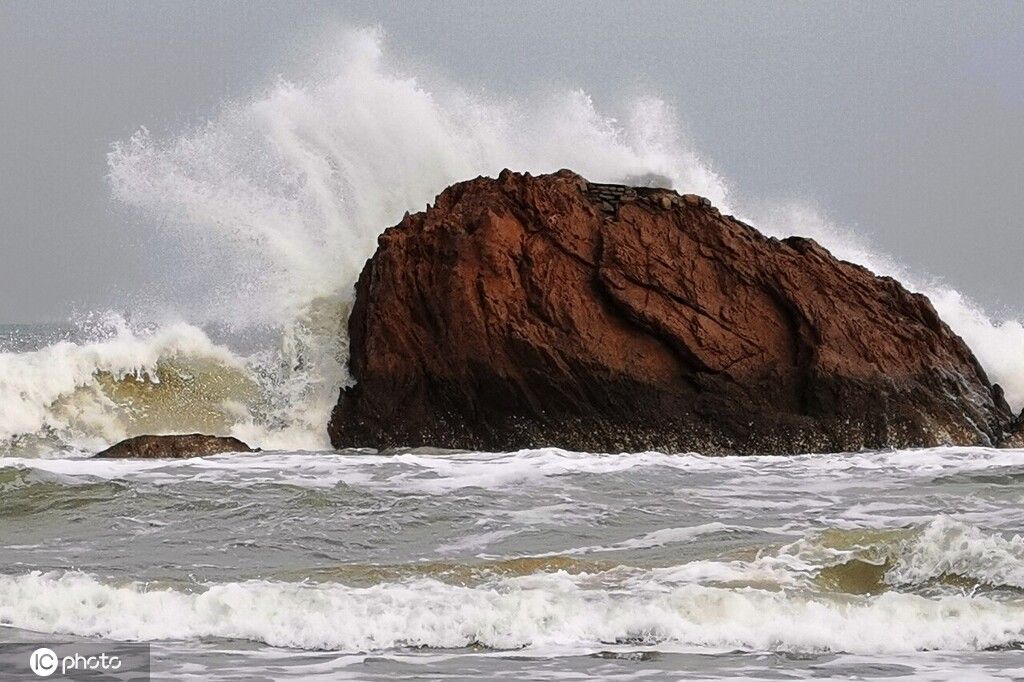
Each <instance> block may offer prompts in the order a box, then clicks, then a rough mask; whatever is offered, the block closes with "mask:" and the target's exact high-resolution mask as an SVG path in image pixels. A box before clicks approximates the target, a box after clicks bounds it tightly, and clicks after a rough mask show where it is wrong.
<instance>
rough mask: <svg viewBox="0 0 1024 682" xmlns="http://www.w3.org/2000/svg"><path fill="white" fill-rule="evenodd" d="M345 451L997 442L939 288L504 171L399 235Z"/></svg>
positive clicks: (360, 338)
mask: <svg viewBox="0 0 1024 682" xmlns="http://www.w3.org/2000/svg"><path fill="white" fill-rule="evenodd" d="M349 329H350V336H351V359H350V370H351V373H352V376H353V378H354V379H355V384H354V386H352V387H349V388H346V389H344V390H343V391H342V393H341V398H340V401H339V402H338V405H337V406H336V408H335V410H334V412H333V414H332V417H331V422H330V425H329V432H330V436H331V441H332V443H333V444H334V445H335V447H339V448H342V447H372V448H378V449H382V448H387V447H393V446H436V447H447V448H466V449H485V450H510V449H518V448H525V447H541V446H558V447H563V448H568V449H573V450H588V451H602V452H607V451H612V452H617V451H623V450H646V449H658V450H664V451H699V452H704V453H759V452H760V453H795V452H829V451H833V452H834V451H848V450H856V449H860V448H883V447H913V446H932V445H938V444H947V443H949V444H954V443H955V444H994V443H996V442H998V441H999V440H1000V439H1002V438H1003V437H1004V431H1005V429H1006V426H1007V424H1009V423H1010V421H1011V420H1012V415H1011V414H1010V411H1009V407H1008V406H1007V405H1006V402H1005V400H1003V398H1002V392H1001V391H1000V390H999V389H998V387H996V388H995V389H993V386H992V385H990V384H989V382H988V379H987V378H986V376H985V373H984V372H983V370H982V369H981V367H980V366H979V364H978V362H977V361H976V360H975V358H974V356H973V355H972V354H971V352H970V350H969V349H968V348H967V346H966V345H965V344H964V343H963V341H962V340H961V339H960V338H959V337H958V336H956V335H955V334H953V333H952V332H951V331H950V329H949V328H948V327H947V326H946V325H945V324H944V323H943V322H942V321H941V320H940V319H939V318H938V316H937V315H936V313H935V310H934V308H932V306H931V304H930V303H929V301H928V299H927V298H925V297H924V296H921V295H918V294H911V293H909V292H908V291H907V290H905V289H904V288H903V287H902V286H900V284H899V283H898V282H896V281H895V280H893V279H891V278H888V277H876V276H875V275H873V274H872V273H871V272H869V271H868V270H866V269H865V268H862V267H859V266H857V265H853V264H850V263H846V262H842V261H839V260H836V259H835V258H833V257H832V256H831V255H830V254H829V253H828V251H826V250H825V249H824V248H822V247H821V246H819V245H818V244H816V243H815V242H814V241H811V240H809V239H802V238H799V237H791V238H789V239H784V240H781V241H779V240H776V239H770V238H767V237H765V236H763V235H761V234H760V233H759V232H757V231H756V230H754V229H753V228H751V227H750V226H748V225H745V224H743V223H741V222H739V221H738V220H735V219H734V218H732V217H731V216H723V215H721V214H720V212H719V211H718V210H717V209H715V208H713V207H712V206H711V205H710V202H709V201H708V200H707V199H703V198H701V197H697V196H694V195H683V196H680V195H678V194H676V193H675V192H672V191H669V190H663V189H652V188H642V187H635V188H632V187H625V186H620V185H599V184H592V183H588V182H587V181H586V180H584V179H583V178H581V177H580V176H578V175H576V174H574V173H572V172H570V171H560V172H559V173H557V174H554V175H547V176H540V177H531V176H529V175H520V174H516V173H512V172H510V171H504V172H502V174H501V175H500V176H499V177H498V179H496V180H494V179H488V178H478V179H476V180H471V181H469V182H464V183H460V184H457V185H454V186H453V187H450V188H449V189H447V190H446V191H445V192H444V193H442V194H441V195H440V196H438V197H437V200H436V205H435V206H434V207H433V208H430V207H428V210H427V211H426V212H424V213H418V214H416V215H407V216H406V217H405V219H403V220H402V222H401V223H399V224H398V225H397V226H395V227H393V228H391V229H389V230H387V231H386V232H385V233H384V234H383V235H382V236H381V237H380V240H379V248H378V249H377V253H376V254H375V255H374V256H373V258H372V259H371V260H370V261H369V262H368V263H367V265H366V268H365V269H364V270H363V272H362V275H361V276H360V278H359V282H358V284H357V287H356V303H355V306H354V308H353V312H352V316H351V318H350V320H349Z"/></svg>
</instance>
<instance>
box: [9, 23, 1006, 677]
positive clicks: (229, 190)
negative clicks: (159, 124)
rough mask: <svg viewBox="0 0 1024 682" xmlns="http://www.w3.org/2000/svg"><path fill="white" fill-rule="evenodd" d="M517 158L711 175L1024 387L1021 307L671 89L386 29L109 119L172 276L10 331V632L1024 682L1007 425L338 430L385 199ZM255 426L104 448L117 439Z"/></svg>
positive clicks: (298, 650) (482, 666)
mask: <svg viewBox="0 0 1024 682" xmlns="http://www.w3.org/2000/svg"><path fill="white" fill-rule="evenodd" d="M503 167H511V168H514V169H517V170H529V171H532V172H549V171H554V170H557V169H558V168H561V167H570V168H573V169H575V170H577V171H579V172H580V173H582V174H584V175H585V176H587V177H588V178H590V179H591V180H594V181H608V182H634V183H641V182H656V183H659V184H671V185H672V186H673V187H674V188H676V189H678V190H680V191H684V192H696V193H698V194H702V195H705V196H708V197H709V198H711V199H712V201H713V202H714V203H715V204H716V205H717V206H719V207H720V208H722V209H723V210H724V211H725V212H732V213H736V214H738V215H740V216H741V217H743V218H744V219H745V220H746V221H747V222H750V223H751V224H754V225H757V226H759V227H760V228H761V229H763V230H764V231H766V232H768V233H770V234H776V235H789V234H802V235H809V236H813V237H816V238H818V239H819V240H820V241H822V242H823V243H824V244H825V245H826V246H827V247H829V248H830V249H832V250H833V252H834V253H836V255H838V256H840V257H843V258H847V259H849V260H855V261H858V262H861V263H865V264H866V265H868V266H870V267H871V268H872V269H874V270H875V271H876V272H878V273H880V274H891V275H895V276H898V277H899V278H900V279H901V280H903V281H904V282H906V283H907V284H908V286H910V287H911V288H914V289H916V290H919V291H924V292H925V293H928V294H929V295H930V296H931V298H932V300H933V301H934V303H935V304H936V307H937V308H938V310H939V312H940V314H941V315H942V316H943V318H944V319H945V320H946V321H947V322H949V323H950V325H951V326H952V327H953V328H954V330H955V331H957V332H958V333H959V334H960V335H962V336H963V337H964V338H965V340H966V341H967V342H968V343H969V344H970V345H971V347H972V348H973V350H974V351H975V353H976V354H977V355H978V357H979V359H980V361H981V362H982V364H983V365H984V366H985V368H986V370H987V371H988V372H989V374H990V375H991V377H992V378H993V379H994V380H996V381H998V382H999V383H1000V384H1001V385H1002V386H1003V387H1004V388H1005V389H1006V395H1007V398H1008V400H1009V401H1010V402H1011V404H1013V405H1014V407H1015V408H1016V409H1020V408H1021V406H1022V405H1024V327H1022V326H1021V324H1020V323H1019V322H1017V321H1013V320H1010V321H1004V322H993V321H992V320H990V319H989V318H988V317H987V316H985V315H984V314H983V313H982V312H981V311H979V310H977V309H976V308H975V307H973V306H972V305H971V304H970V302H969V301H967V300H965V299H964V298H963V297H961V296H960V295H959V294H958V293H957V292H955V291H952V290H950V289H947V288H943V287H941V286H937V285H934V284H931V283H930V282H928V281H927V280H926V279H923V278H917V277H914V276H912V275H911V274H908V273H906V272H904V271H902V270H901V269H900V268H899V267H898V265H896V264H893V263H891V262H890V261H888V260H887V259H885V258H880V257H879V256H878V255H876V254H873V253H871V251H870V250H869V249H866V248H865V247H864V246H863V245H862V244H860V243H858V241H857V240H856V239H854V238H852V237H851V236H850V235H849V234H848V233H846V232H844V231H843V230H842V229H841V228H838V227H836V226H833V225H830V224H829V223H828V222H827V221H825V220H823V219H821V218H820V217H819V216H817V215H815V214H814V213H813V212H812V211H809V210H807V209H806V208H801V207H799V206H790V205H776V206H774V207H768V208H765V207H763V206H761V207H750V206H744V205H742V204H739V205H737V204H736V203H735V202H734V201H733V199H732V195H731V193H730V192H729V191H728V188H727V185H726V183H725V181H724V180H723V179H722V178H721V177H720V176H719V175H718V174H716V173H715V172H713V171H712V170H711V169H710V167H709V166H708V165H707V164H706V163H705V162H704V161H703V160H702V158H701V156H700V155H699V154H698V153H696V152H695V151H693V150H692V149H691V148H690V146H689V145H688V144H686V142H685V139H684V136H683V135H681V134H680V133H679V126H678V125H677V123H676V121H675V118H674V115H673V113H672V111H671V109H670V107H667V106H666V105H665V104H664V103H661V102H659V101H657V100H656V99H642V100H638V101H635V102H633V103H632V104H631V105H629V106H628V107H626V109H625V113H624V114H622V115H621V116H620V117H619V118H612V117H610V116H608V115H605V114H602V113H600V112H599V111H598V110H597V109H596V108H595V106H594V104H593V103H592V102H591V101H590V99H589V98H588V97H587V96H586V95H585V94H584V93H581V92H568V93H563V94H548V95H545V96H543V97H540V96H538V97H534V98H528V99H522V100H513V99H509V98H497V97H488V96H483V95H479V94H473V93H469V92H467V91H465V90H463V89H460V88H459V87H457V86H455V85H452V84H450V83H442V84H433V85H432V86H431V87H428V86H427V85H426V84H424V83H422V82H420V81H417V80H416V79H415V78H414V77H412V76H410V75H409V72H408V70H407V69H403V68H400V67H396V66H395V65H393V64H392V63H391V62H390V61H389V59H388V58H387V56H386V54H385V53H384V52H383V48H382V42H381V38H380V36H379V35H377V34H375V33H373V32H355V33H351V34H347V35H345V36H343V37H341V38H339V39H338V40H337V41H336V43H334V44H332V46H331V48H330V51H329V55H328V56H326V57H324V59H323V60H322V61H321V63H320V64H319V65H318V66H317V68H315V69H312V70H311V72H310V74H308V76H307V77H304V78H300V79H296V80H294V81H287V80H283V79H282V80H279V81H278V82H276V83H274V84H273V85H272V86H270V87H268V88H267V90H266V91H265V92H262V93H258V94H256V95H254V96H253V98H252V99H251V100H250V101H242V102H232V103H226V104H225V105H224V106H223V108H222V110H221V111H220V112H218V113H217V114H216V115H215V116H214V117H213V118H212V119H211V120H210V121H209V122H207V123H205V124H204V125H202V126H198V127H196V128H194V129H189V130H185V131H178V132H176V133H172V134H166V135H158V134H155V133H151V132H150V131H147V130H144V129H142V130H140V131H139V132H138V133H137V134H136V135H134V136H132V137H131V138H130V139H127V140H122V141H116V142H114V143H113V144H112V147H111V152H110V155H109V180H110V187H111V192H112V195H113V197H114V199H115V200H116V201H117V202H118V203H119V204H121V205H122V206H123V207H124V209H125V210H126V211H128V212H130V213H131V214H132V215H133V216H134V222H135V223H136V224H137V225H138V227H139V229H140V230H142V231H143V232H144V234H145V235H147V238H148V241H147V242H146V243H147V244H150V245H151V246H152V247H153V248H152V251H151V252H142V253H139V258H140V259H142V260H144V261H146V262H148V263H150V265H151V271H152V277H153V281H152V282H151V283H150V286H149V287H148V288H142V289H141V290H139V291H138V292H136V293H135V294H133V295H132V296H129V297H126V300H125V301H124V302H123V305H121V306H116V307H115V308H114V309H112V310H109V311H99V312H96V313H93V314H90V315H85V316H81V317H80V318H78V319H75V320H73V321H70V322H68V323H67V324H62V325H51V326H25V325H22V326H0V641H38V642H46V641H53V640H54V639H62V640H63V639H72V640H83V641H86V640H87V641H93V640H100V641H147V642H152V643H153V651H154V670H155V671H156V676H157V677H158V678H160V679H194V680H208V679H238V680H243V679H244V680H250V679H297V680H306V679H325V680H333V679H359V680H374V679H408V678H412V679H431V680H432V679H505V678H509V679H552V680H563V679H564V680H568V679H643V680H648V679H651V680H655V679H656V680H662V679H664V680H677V679H820V678H834V679H851V678H853V679H880V680H881V679H908V678H913V679H935V680H939V679H942V680H946V679H957V680H960V679H975V680H986V679H1022V678H1024V664H1022V663H1021V656H1020V649H1021V648H1022V647H1024V539H1022V538H1021V533H1022V532H1024V523H1022V521H1021V518H1022V517H1021V514H1020V508H1021V504H1022V502H1024V487H1022V486H1024V451H1015V450H1004V451H997V450H987V449H980V448H976V449H964V448H945V449H933V450H919V451H898V452H858V453H847V454H835V455H818V456H803V457H777V456H772V455H771V453H765V456H762V457H745V458H729V457H723V458H708V457H703V456H701V455H699V454H684V455H668V454H663V453H655V452H651V453H633V454H622V453H572V452H565V451H560V450H530V451H522V452H515V453H475V452H468V453H451V452H431V451H415V452H394V453H383V454H378V453H371V452H360V451H350V452H333V451H331V450H330V449H329V445H328V443H327V438H326V429H325V425H326V422H327V416H328V413H329V411H330V409H331V407H332V405H333V403H334V401H335V400H336V398H337V393H338V389H339V387H341V386H343V385H345V384H346V383H347V382H348V381H349V378H348V376H347V373H346V370H345V362H346V359H347V353H348V349H347V338H346V334H345V320H346V316H347V312H348V309H349V306H350V304H351V295H352V284H353V282H354V280H355V277H356V276H357V275H358V272H359V270H360V268H361V267H362V263H363V262H364V260H365V259H366V258H367V257H368V256H369V255H370V254H371V253H372V249H373V247H374V243H375V238H376V236H377V234H379V232H380V231H381V230H382V228H384V227H386V226H388V225H391V224H394V223H396V222H397V221H398V220H399V219H400V218H401V216H402V214H403V213H404V212H405V211H406V210H418V209H420V208H422V207H423V205H424V204H426V203H427V202H429V201H431V200H432V198H433V196H434V195H435V194H437V193H438V192H439V191H441V190H442V189H443V188H444V187H445V186H447V185H448V184H450V183H452V182H455V181H458V180H463V179H466V178H469V177H473V176H475V175H477V174H489V175H496V174H497V173H498V172H499V171H500V170H501V169H502V168H503ZM191 431H204V432H208V433H218V434H230V435H234V436H237V437H239V438H242V439H243V440H246V441H247V442H249V443H250V444H252V445H254V446H259V447H262V448H263V449H264V452H263V453H260V454H256V455H223V456H216V457H208V458H200V459H192V460H183V461H99V460H97V461H92V460H89V459H88V455H90V454H91V453H93V452H95V451H96V450H97V449H99V448H102V447H105V446H106V445H109V444H111V443H113V442H116V441H118V440H120V439H122V438H124V437H126V436H131V435H137V434H141V433H175V432H191Z"/></svg>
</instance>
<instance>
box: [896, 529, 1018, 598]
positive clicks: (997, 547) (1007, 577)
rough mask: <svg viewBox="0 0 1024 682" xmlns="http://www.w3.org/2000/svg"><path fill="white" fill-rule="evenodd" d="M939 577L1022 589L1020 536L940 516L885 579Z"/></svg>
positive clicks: (913, 581)
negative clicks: (1006, 534) (997, 532)
mask: <svg viewBox="0 0 1024 682" xmlns="http://www.w3.org/2000/svg"><path fill="white" fill-rule="evenodd" d="M942 576H959V577H962V578H967V579H971V580H974V581H977V582H979V583H981V584H984V585H991V586H1006V587H1016V588H1022V589H1024V538H1022V537H1021V536H1020V535H1014V536H1013V537H1011V538H1009V539H1007V538H1004V537H1002V536H1001V535H996V534H992V533H986V532H984V531H983V530H981V529H980V528H977V527H974V526H971V525H968V524H965V523H962V522H960V521H957V520H956V519H954V518H952V517H950V516H940V517H938V518H937V519H936V520H934V521H932V522H931V523H929V524H928V525H927V526H926V527H925V528H924V530H923V531H922V532H921V534H920V535H919V536H918V537H916V538H915V539H914V541H913V542H912V543H910V544H909V546H908V547H906V548H905V549H903V550H902V551H901V552H900V554H899V557H898V560H897V562H896V565H895V566H894V567H893V568H892V569H891V570H890V571H889V572H888V574H887V575H886V580H887V581H888V582H889V583H891V584H893V585H907V584H921V583H924V582H927V581H928V580H932V579H935V578H939V577H942Z"/></svg>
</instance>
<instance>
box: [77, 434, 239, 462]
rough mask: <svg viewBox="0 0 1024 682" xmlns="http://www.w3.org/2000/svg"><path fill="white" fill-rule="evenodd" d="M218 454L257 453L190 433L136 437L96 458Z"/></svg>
mask: <svg viewBox="0 0 1024 682" xmlns="http://www.w3.org/2000/svg"><path fill="white" fill-rule="evenodd" d="M221 452H259V450H254V449H252V448H250V447H249V446H248V445H246V444H245V443H243V442H242V441H240V440H238V439H237V438H230V437H225V436H204V435H203V434H201V433H192V434H189V435H184V436H136V437H135V438H129V439H127V440H123V441H121V442H120V443H118V444H117V445H114V446H111V447H109V448H107V449H106V450H104V451H103V452H99V453H97V454H96V455H95V456H96V457H103V458H112V459H113V458H116V459H124V458H131V457H134V458H139V459H161V458H177V459H182V458H186V457H203V456H205V455H216V454H218V453H221Z"/></svg>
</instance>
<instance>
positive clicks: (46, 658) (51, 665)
mask: <svg viewBox="0 0 1024 682" xmlns="http://www.w3.org/2000/svg"><path fill="white" fill-rule="evenodd" d="M58 662H59V661H58V659H57V654H55V653H54V651H53V649H47V648H46V647H41V648H39V649H36V650H35V651H33V652H32V656H31V657H30V658H29V659H28V667H29V668H31V669H32V672H34V673H35V674H36V675H39V677H49V676H50V675H52V674H53V673H54V671H56V670H57V663H58Z"/></svg>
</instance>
